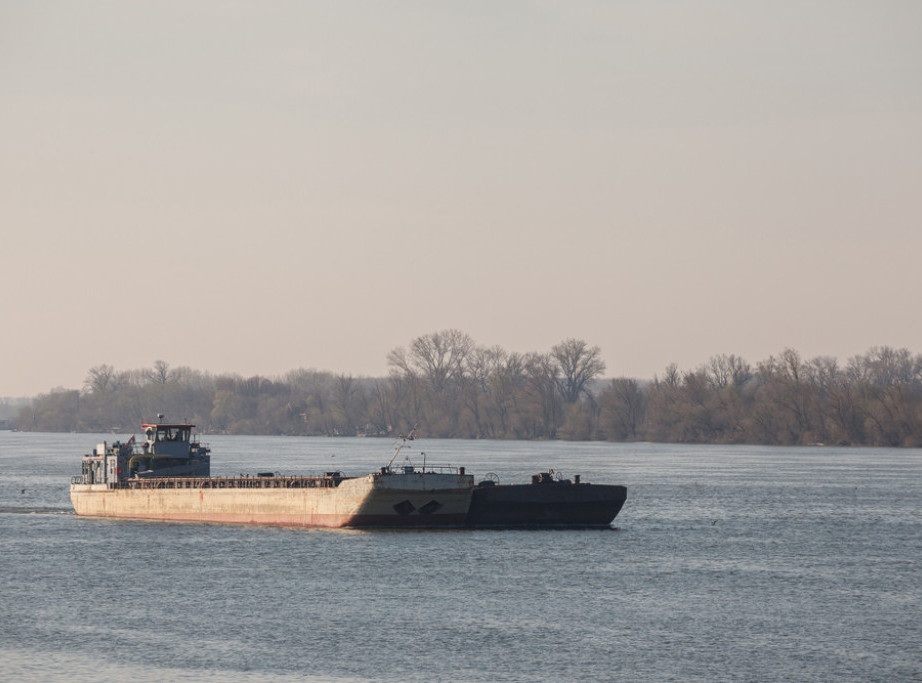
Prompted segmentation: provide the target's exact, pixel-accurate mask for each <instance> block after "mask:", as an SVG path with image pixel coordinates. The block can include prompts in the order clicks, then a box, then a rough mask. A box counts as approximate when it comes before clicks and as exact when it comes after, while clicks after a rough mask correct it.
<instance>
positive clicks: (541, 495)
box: [467, 482, 627, 529]
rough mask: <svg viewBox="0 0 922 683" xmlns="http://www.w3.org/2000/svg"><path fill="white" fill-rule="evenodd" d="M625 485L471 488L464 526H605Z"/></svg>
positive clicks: (615, 512)
mask: <svg viewBox="0 0 922 683" xmlns="http://www.w3.org/2000/svg"><path fill="white" fill-rule="evenodd" d="M626 498H627V488H626V487H624V486H617V485H609V484H570V483H563V482H561V483H556V482H555V483H550V484H531V485H529V484H525V485H506V486H487V487H478V488H476V489H474V493H473V496H472V497H471V507H470V510H469V511H468V516H467V526H468V527H469V528H474V529H555V528H558V529H608V528H610V527H611V523H612V521H614V519H615V517H616V516H617V515H618V513H619V512H620V511H621V508H622V506H623V505H624V501H625V499H626Z"/></svg>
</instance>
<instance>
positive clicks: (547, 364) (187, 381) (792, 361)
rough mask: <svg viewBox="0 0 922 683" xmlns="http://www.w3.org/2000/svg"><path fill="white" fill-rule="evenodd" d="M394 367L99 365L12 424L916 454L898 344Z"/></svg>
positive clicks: (453, 342)
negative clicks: (660, 363) (644, 361)
mask: <svg viewBox="0 0 922 683" xmlns="http://www.w3.org/2000/svg"><path fill="white" fill-rule="evenodd" d="M387 360H388V365H389V368H390V374H389V376H388V377H385V378H357V377H353V376H351V375H345V374H333V373H329V372H320V371H316V370H304V369H299V370H294V371H292V372H289V373H288V374H286V375H284V376H283V377H277V378H266V377H259V376H254V377H247V378H244V377H240V376H238V375H212V374H209V373H203V372H199V371H197V370H193V369H191V368H186V367H171V366H170V365H169V364H167V363H166V362H164V361H157V362H155V363H154V364H153V366H152V367H151V368H147V369H141V370H130V371H116V370H115V368H113V367H112V366H110V365H99V366H96V367H94V368H91V369H90V370H89V372H88V374H87V377H86V380H85V382H84V386H83V388H82V389H81V390H64V389H58V390H54V391H52V392H50V393H47V394H43V395H41V396H38V397H36V398H34V399H33V400H32V402H31V405H28V406H26V407H24V408H23V409H22V410H21V411H20V413H19V416H18V418H17V420H16V426H17V427H18V428H19V429H22V430H35V431H114V432H120V433H126V432H127V433H132V432H134V431H136V430H137V428H138V426H139V425H140V424H141V423H142V422H145V421H150V420H153V419H155V416H156V415H157V414H158V413H163V414H165V415H166V416H167V419H170V420H176V421H181V420H188V421H189V422H193V423H195V424H196V425H198V426H199V428H200V429H201V430H202V431H204V432H210V433H216V432H217V433H227V434H288V435H344V436H355V435H367V436H394V435H397V434H405V433H408V432H409V431H410V430H411V429H413V428H414V427H418V428H419V429H420V431H421V433H422V434H424V435H425V436H427V437H432V438H490V439H567V440H609V441H656V442H678V443H722V444H743V443H747V444H777V445H812V444H835V445H875V446H920V445H922V356H917V355H915V356H914V355H912V354H911V353H910V352H909V351H907V350H906V349H893V348H890V347H880V348H873V349H871V350H870V351H868V352H867V353H866V354H864V355H860V356H855V357H854V358H851V359H850V360H849V361H848V362H847V363H845V364H844V365H840V363H839V362H838V361H837V360H836V359H833V358H828V357H820V358H814V359H812V360H804V359H803V358H802V357H801V356H800V355H799V354H798V353H797V352H796V351H794V350H792V349H786V350H784V351H783V352H782V353H781V354H779V355H778V356H777V357H775V356H772V357H770V358H768V359H767V360H764V361H762V362H760V363H758V364H757V365H756V366H754V367H753V366H751V365H750V364H749V363H747V362H746V361H745V360H743V359H742V358H740V357H738V356H735V355H721V356H715V357H713V358H711V359H710V360H709V361H708V362H707V363H705V364H704V365H702V366H701V367H699V368H698V369H696V370H691V371H680V370H679V369H678V368H677V367H676V366H675V365H669V366H668V367H667V368H666V369H665V371H664V373H663V375H662V376H657V377H656V378H654V379H653V380H652V381H646V382H643V381H639V380H637V379H630V378H623V377H622V378H616V379H611V380H602V379H600V378H601V377H602V375H603V373H604V372H605V363H604V362H603V361H602V360H601V352H600V349H599V347H597V346H590V345H589V344H587V343H586V342H585V341H582V340H579V339H567V340H565V341H563V342H561V343H560V344H557V345H555V346H554V347H552V348H551V350H550V351H548V352H546V353H524V354H522V353H515V352H508V351H506V350H504V349H502V348H500V347H489V348H487V347H483V346H478V345H477V344H475V343H474V341H473V340H472V339H471V337H470V336H468V335H467V334H465V333H463V332H461V331H459V330H443V331H440V332H436V333H432V334H427V335H424V336H421V337H418V338H417V339H414V340H413V341H412V342H411V343H410V344H409V345H408V346H406V347H399V348H396V349H393V350H392V351H391V352H390V353H389V354H388V355H387Z"/></svg>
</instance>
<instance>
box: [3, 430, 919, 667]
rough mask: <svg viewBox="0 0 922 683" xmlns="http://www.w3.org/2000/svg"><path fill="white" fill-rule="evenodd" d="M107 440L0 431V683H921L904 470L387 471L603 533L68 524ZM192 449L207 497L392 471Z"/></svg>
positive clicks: (441, 454)
mask: <svg viewBox="0 0 922 683" xmlns="http://www.w3.org/2000/svg"><path fill="white" fill-rule="evenodd" d="M120 436H121V437H122V438H124V437H125V436H127V435H120ZM106 438H108V439H109V440H112V438H113V437H112V436H108V437H107V436H104V435H87V434H30V433H13V432H0V680H42V681H48V680H52V681H53V680H61V681H63V680H94V681H97V680H111V681H116V680H118V681H121V680H126V679H132V680H137V681H147V680H149V681H154V680H165V679H166V680H195V681H268V680H273V681H275V680H302V681H369V680H372V681H379V680H380V681H398V680H399V681H565V680H566V681H569V680H572V681H607V680H611V681H614V680H631V681H695V680H698V681H712V680H725V681H755V680H775V681H804V680H808V681H842V680H852V681H910V680H922V616H920V615H922V514H920V504H922V454H920V452H919V451H917V450H893V449H838V448H762V447H713V446H676V445H658V444H606V443H559V442H541V443H532V442H495V441H417V442H414V443H413V444H412V446H413V447H412V448H411V449H407V451H404V452H401V454H400V456H399V458H398V461H397V462H398V463H399V462H402V461H403V457H404V455H405V453H409V455H410V457H411V458H412V460H413V461H414V462H415V463H416V464H422V462H421V461H422V457H423V455H422V452H421V451H425V452H426V455H425V457H426V459H427V463H432V464H452V465H456V466H457V465H464V466H466V467H467V470H468V472H471V473H474V474H475V475H476V476H479V475H483V474H485V473H487V472H494V473H496V474H497V475H499V478H500V480H501V481H503V482H511V481H526V480H527V477H528V476H529V475H530V474H531V473H533V472H537V471H539V470H544V469H547V468H549V467H553V468H555V469H558V470H561V471H563V472H564V473H566V474H568V475H571V474H581V475H582V477H583V480H584V481H585V480H588V481H592V482H597V483H623V484H625V485H627V487H628V499H627V503H626V504H625V506H624V509H623V510H622V511H621V514H620V515H619V516H618V518H617V520H616V522H615V527H616V528H615V529H613V530H610V531H609V530H604V531H598V530H594V531H429V532H424V531H331V530H313V529H277V528H260V527H246V526H231V525H204V524H203V525H200V524H173V523H164V522H133V521H112V520H94V519H82V518H77V517H76V516H74V515H73V514H72V510H71V508H70V502H69V498H68V484H69V481H70V477H71V476H72V475H75V474H77V473H78V472H79V469H80V465H79V460H80V455H81V454H82V453H84V452H87V451H88V450H89V449H90V448H92V447H93V446H94V445H95V444H96V443H99V442H101V441H103V440H104V439H106ZM203 440H205V441H207V442H208V443H210V444H211V446H212V449H213V452H212V472H213V473H214V474H225V475H230V474H238V473H242V472H249V473H255V472H256V471H262V470H274V471H278V472H281V473H286V474H287V473H292V474H293V473H303V474H316V473H320V472H322V471H324V470H330V469H339V470H342V471H343V472H344V473H346V474H364V473H367V472H369V471H372V470H374V469H376V468H378V467H379V466H380V465H381V464H384V463H385V462H386V461H387V460H388V459H389V458H390V456H391V455H392V454H393V449H392V444H391V442H390V441H389V440H383V439H335V438H334V439H325V438H284V437H230V436H207V437H204V438H203Z"/></svg>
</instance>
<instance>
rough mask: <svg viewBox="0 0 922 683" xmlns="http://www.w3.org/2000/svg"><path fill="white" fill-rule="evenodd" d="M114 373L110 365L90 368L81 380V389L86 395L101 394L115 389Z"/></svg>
mask: <svg viewBox="0 0 922 683" xmlns="http://www.w3.org/2000/svg"><path fill="white" fill-rule="evenodd" d="M115 384H116V373H115V368H113V367H112V366H111V365H105V364H103V365H97V366H96V367H92V368H90V370H89V372H88V373H87V375H86V379H85V380H83V388H84V390H85V391H86V392H87V393H93V394H101V393H104V392H106V391H110V390H112V389H114V388H115Z"/></svg>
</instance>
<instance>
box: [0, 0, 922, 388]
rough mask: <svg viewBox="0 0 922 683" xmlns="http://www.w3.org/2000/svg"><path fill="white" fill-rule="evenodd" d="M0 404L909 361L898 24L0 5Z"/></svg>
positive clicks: (914, 281)
mask: <svg viewBox="0 0 922 683" xmlns="http://www.w3.org/2000/svg"><path fill="white" fill-rule="evenodd" d="M0 125H2V130H3V135H2V137H0V223H2V232H0V287H2V290H0V325H2V335H0V396H18V395H31V394H36V393H39V392H44V391H48V390H49V389H51V388H52V387H56V386H64V387H68V388H78V387H80V386H81V384H82V382H83V379H84V377H85V376H86V372H87V370H88V369H89V368H90V367H92V366H94V365H98V364H101V363H108V364H112V365H114V366H115V367H116V368H117V369H120V370H128V369H133V368H140V367H148V366H150V365H151V364H152V363H153V362H154V361H155V360H157V359H163V360H166V361H167V362H169V363H170V364H172V365H188V366H191V367H193V368H197V369H199V370H208V371H212V372H237V373H240V374H244V375H249V374H257V373H258V374H263V375H276V374H281V373H284V372H286V371H288V370H291V369H295V368H298V367H305V368H316V369H318V370H330V371H334V372H346V373H352V374H355V375H363V374H364V375H383V374H385V373H386V371H387V365H386V355H387V352H388V351H389V350H390V349H392V348H394V347H396V346H401V345H406V344H407V343H409V342H410V341H411V340H412V339H413V338H415V337H418V336H420V335H422V334H427V333H429V332H435V331H438V330H441V329H445V328H449V327H453V328H458V329H461V330H463V331H465V332H467V333H468V334H470V335H471V336H472V337H473V338H474V339H475V340H476V341H477V342H478V343H480V344H483V345H487V346H492V345H499V346H502V347H504V348H505V349H507V350H509V351H520V352H526V351H547V350H549V349H550V347H551V346H552V345H554V344H555V343H557V342H559V341H561V340H563V339H565V338H567V337H578V338H582V339H585V340H586V341H588V342H590V343H591V344H594V345H598V346H600V347H601V349H602V352H603V356H604V359H605V361H606V362H607V366H608V368H607V372H606V375H607V376H622V375H626V376H633V377H638V378H652V377H653V376H654V375H655V374H657V373H659V374H662V371H663V369H664V368H665V367H666V365H667V364H669V363H676V364H677V365H678V366H679V367H680V368H682V369H693V368H695V367H697V366H698V365H700V364H702V363H704V362H705V361H707V359H708V358H710V357H711V356H713V355H716V354H720V353H735V354H737V355H740V356H743V357H744V358H746V359H747V360H749V361H750V362H753V363H755V362H757V361H760V360H763V359H765V358H767V357H768V356H770V355H774V354H778V353H779V352H781V351H782V350H784V348H786V347H793V348H795V349H797V350H799V351H800V352H801V353H802V354H803V355H804V356H805V357H808V358H810V357H813V356H817V355H829V356H836V357H838V358H840V359H841V360H847V358H848V357H850V356H852V355H855V354H857V353H863V352H865V351H866V350H868V349H869V348H870V347H871V346H874V345H890V346H895V347H903V346H905V347H907V348H909V349H910V350H912V351H913V352H916V353H918V352H922V311H920V305H919V304H920V299H922V296H920V292H922V262H920V261H922V220H920V219H922V2H919V0H906V1H905V2H899V1H886V0H884V1H881V0H867V1H866V2H850V1H848V0H830V1H828V2H818V1H815V0H799V1H797V2H778V1H777V0H767V1H765V2H757V1H755V2H747V1H740V0H714V1H707V0H703V1H699V2H691V1H688V2H684V1H680V0H669V1H666V0H644V1H640V0H637V1H621V2H618V1H614V0H613V1H611V2H599V3H596V2H578V3H574V2H532V3H524V2H422V1H420V2H386V1H385V2H341V1H337V2H332V1H331V2H265V1H260V2H226V1H222V2H207V1H200V2H185V1H184V2H163V1H157V2H102V1H94V0H80V1H78V2H34V1H33V0H26V1H22V2H18V1H12V2H11V1H8V0H2V1H0Z"/></svg>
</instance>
